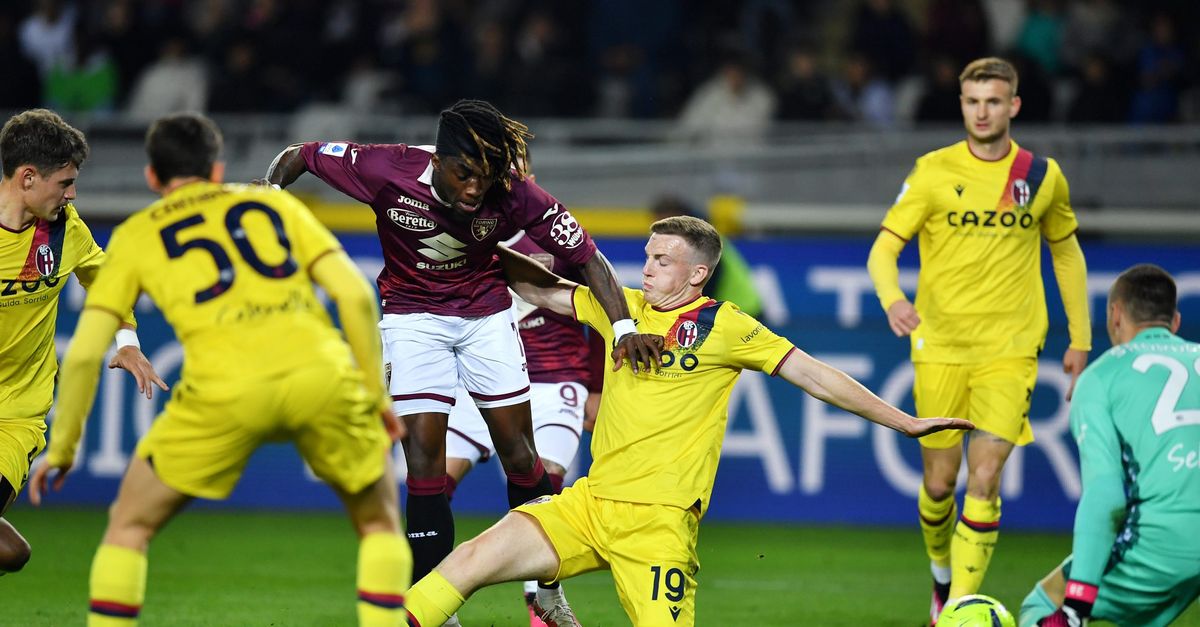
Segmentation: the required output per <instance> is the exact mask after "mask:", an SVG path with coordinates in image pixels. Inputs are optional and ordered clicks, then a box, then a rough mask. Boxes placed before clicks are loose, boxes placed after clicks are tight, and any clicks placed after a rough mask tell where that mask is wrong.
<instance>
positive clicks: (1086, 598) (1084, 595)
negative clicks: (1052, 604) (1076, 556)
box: [1038, 580, 1100, 627]
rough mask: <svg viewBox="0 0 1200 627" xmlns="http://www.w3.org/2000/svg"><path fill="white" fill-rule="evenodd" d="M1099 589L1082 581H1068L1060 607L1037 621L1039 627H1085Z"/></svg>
mask: <svg viewBox="0 0 1200 627" xmlns="http://www.w3.org/2000/svg"><path fill="white" fill-rule="evenodd" d="M1099 591H1100V588H1098V587H1097V586H1093V585H1092V584H1090V583H1083V582H1082V581H1074V580H1071V581H1068V582H1067V592H1066V595H1065V596H1064V598H1063V604H1062V607H1060V608H1058V610H1057V611H1055V612H1054V613H1053V614H1051V615H1049V616H1047V617H1046V618H1043V619H1042V620H1040V621H1038V625H1039V627H1086V626H1087V624H1088V619H1089V618H1091V616H1092V606H1093V605H1095V603H1096V594H1097V593H1098V592H1099Z"/></svg>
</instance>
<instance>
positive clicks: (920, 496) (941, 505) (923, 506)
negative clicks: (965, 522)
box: [917, 484, 956, 584]
mask: <svg viewBox="0 0 1200 627" xmlns="http://www.w3.org/2000/svg"><path fill="white" fill-rule="evenodd" d="M955 509H956V508H955V503H954V495H953V494H951V495H950V496H948V497H946V498H944V499H942V500H940V501H935V500H933V498H931V497H930V496H929V494H927V493H926V492H925V485H924V484H921V489H920V491H919V492H917V512H918V513H919V514H920V515H921V535H922V536H924V538H925V553H926V554H928V555H929V562H930V564H931V565H932V566H933V567H934V571H933V578H934V580H935V581H937V582H938V583H943V584H945V583H950V538H951V536H953V534H954V513H955V512H954V510H955ZM938 567H940V568H941V569H944V571H942V572H944V573H945V580H942V579H939V578H938Z"/></svg>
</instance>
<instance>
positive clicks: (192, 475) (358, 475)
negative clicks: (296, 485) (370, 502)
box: [137, 364, 391, 499]
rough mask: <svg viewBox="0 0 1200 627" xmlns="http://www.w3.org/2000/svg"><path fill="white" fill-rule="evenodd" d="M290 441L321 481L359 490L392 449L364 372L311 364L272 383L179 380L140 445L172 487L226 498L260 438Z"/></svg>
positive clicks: (379, 472) (370, 480)
mask: <svg viewBox="0 0 1200 627" xmlns="http://www.w3.org/2000/svg"><path fill="white" fill-rule="evenodd" d="M281 440H290V441H292V442H294V443H295V444H296V448H297V449H299V451H300V455H301V457H303V458H304V461H306V462H307V463H308V465H309V466H310V467H311V468H312V470H313V472H314V473H315V474H316V475H317V476H318V477H320V478H321V479H322V480H324V481H326V482H327V483H329V484H331V485H333V486H334V487H336V488H339V489H341V490H342V491H344V492H347V493H350V494H354V493H357V492H359V491H361V490H362V489H363V488H365V487H367V486H369V485H371V484H372V483H374V482H375V481H376V480H378V479H379V477H381V476H382V475H383V470H384V458H385V455H386V454H387V451H388V449H389V448H390V445H391V444H390V441H389V440H388V436H387V432H386V431H385V430H384V427H383V423H382V421H381V419H380V416H379V414H378V413H377V412H376V411H375V403H373V402H371V400H369V399H368V398H367V391H366V388H364V387H363V384H362V375H361V373H359V372H358V371H356V370H352V369H349V368H347V367H344V366H336V365H326V364H314V365H312V366H310V367H308V368H304V369H301V370H297V371H295V372H291V373H289V374H287V375H286V376H282V377H278V378H275V379H271V380H269V381H254V382H242V381H231V382H221V383H220V384H216V383H207V382H206V383H205V384H204V385H199V386H198V385H194V384H190V383H188V382H187V381H180V382H179V383H178V384H177V385H176V387H175V391H174V393H173V394H172V396H171V400H170V402H168V403H167V406H166V407H165V408H164V410H163V413H162V414H160V415H159V417H158V419H157V420H155V422H154V424H153V426H151V427H150V431H149V432H148V433H146V436H145V437H144V438H142V441H141V442H139V443H138V446H137V456H138V457H141V458H143V459H149V460H150V461H151V463H152V465H153V466H154V472H155V474H157V475H158V477H159V479H161V480H162V482H163V483H165V484H167V485H168V486H170V487H172V488H174V489H176V490H178V491H180V492H182V493H184V494H187V495H190V496H196V497H201V498H206V499H223V498H225V497H227V496H229V493H230V492H231V491H233V488H234V486H235V485H236V484H237V482H238V479H239V478H240V477H241V475H242V470H243V469H244V468H245V467H246V462H247V461H248V460H249V459H250V455H251V454H253V453H254V451H255V450H256V449H257V448H258V447H259V446H260V445H261V444H263V443H265V442H269V441H281Z"/></svg>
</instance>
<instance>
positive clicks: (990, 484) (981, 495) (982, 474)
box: [967, 464, 1004, 501]
mask: <svg viewBox="0 0 1200 627" xmlns="http://www.w3.org/2000/svg"><path fill="white" fill-rule="evenodd" d="M1003 472H1004V467H1003V465H992V464H981V465H979V466H977V467H975V468H972V469H971V473H970V475H968V477H967V494H969V495H971V497H972V498H976V499H979V500H981V501H994V500H996V498H998V497H999V496H1000V476H1001V475H1002V474H1003Z"/></svg>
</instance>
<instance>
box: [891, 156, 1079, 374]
mask: <svg viewBox="0 0 1200 627" xmlns="http://www.w3.org/2000/svg"><path fill="white" fill-rule="evenodd" d="M883 228H884V229H887V230H888V231H891V232H892V233H894V234H896V235H897V236H899V237H900V238H902V239H904V240H905V241H908V240H910V239H912V237H913V236H914V235H917V234H920V240H919V241H920V251H921V270H920V275H919V278H918V280H917V299H916V303H915V305H916V308H917V313H918V314H920V316H921V324H920V326H918V327H917V329H916V331H914V332H913V334H912V360H913V361H914V362H940V363H971V362H978V361H985V360H989V359H996V358H1007V357H1030V356H1034V355H1036V354H1037V353H1038V352H1039V351H1040V350H1041V347H1042V344H1043V342H1044V341H1045V338H1046V328H1047V318H1046V295H1045V290H1044V288H1043V286H1042V270H1041V238H1042V237H1045V238H1046V239H1047V240H1048V241H1051V242H1057V241H1059V240H1063V239H1066V238H1068V237H1070V236H1071V234H1073V233H1074V232H1075V230H1076V229H1077V228H1078V223H1077V222H1076V220H1075V213H1074V212H1073V211H1072V210H1071V201H1070V194H1069V191H1068V189H1067V179H1066V178H1065V177H1064V176H1063V174H1062V170H1061V169H1059V167H1058V164H1057V163H1055V161H1054V160H1053V159H1047V158H1044V157H1038V156H1036V155H1034V154H1033V153H1031V152H1029V151H1028V150H1024V149H1022V148H1020V147H1019V146H1017V144H1016V142H1013V143H1012V149H1011V150H1009V153H1008V155H1007V156H1006V157H1004V158H1003V159H1000V160H998V161H984V160H982V159H979V158H978V157H975V156H974V155H973V154H971V151H970V149H969V148H968V147H967V142H966V141H962V142H959V143H957V144H954V145H953V146H948V147H946V148H942V149H940V150H935V151H933V152H931V153H929V154H926V155H924V156H923V157H921V158H920V159H917V165H916V167H914V168H913V171H912V173H910V174H909V175H908V178H907V179H906V180H905V181H904V186H903V187H902V188H901V190H900V195H899V196H898V197H897V198H896V203H895V205H893V206H892V208H891V209H890V210H889V211H888V213H887V216H886V217H885V218H884V220H883Z"/></svg>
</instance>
